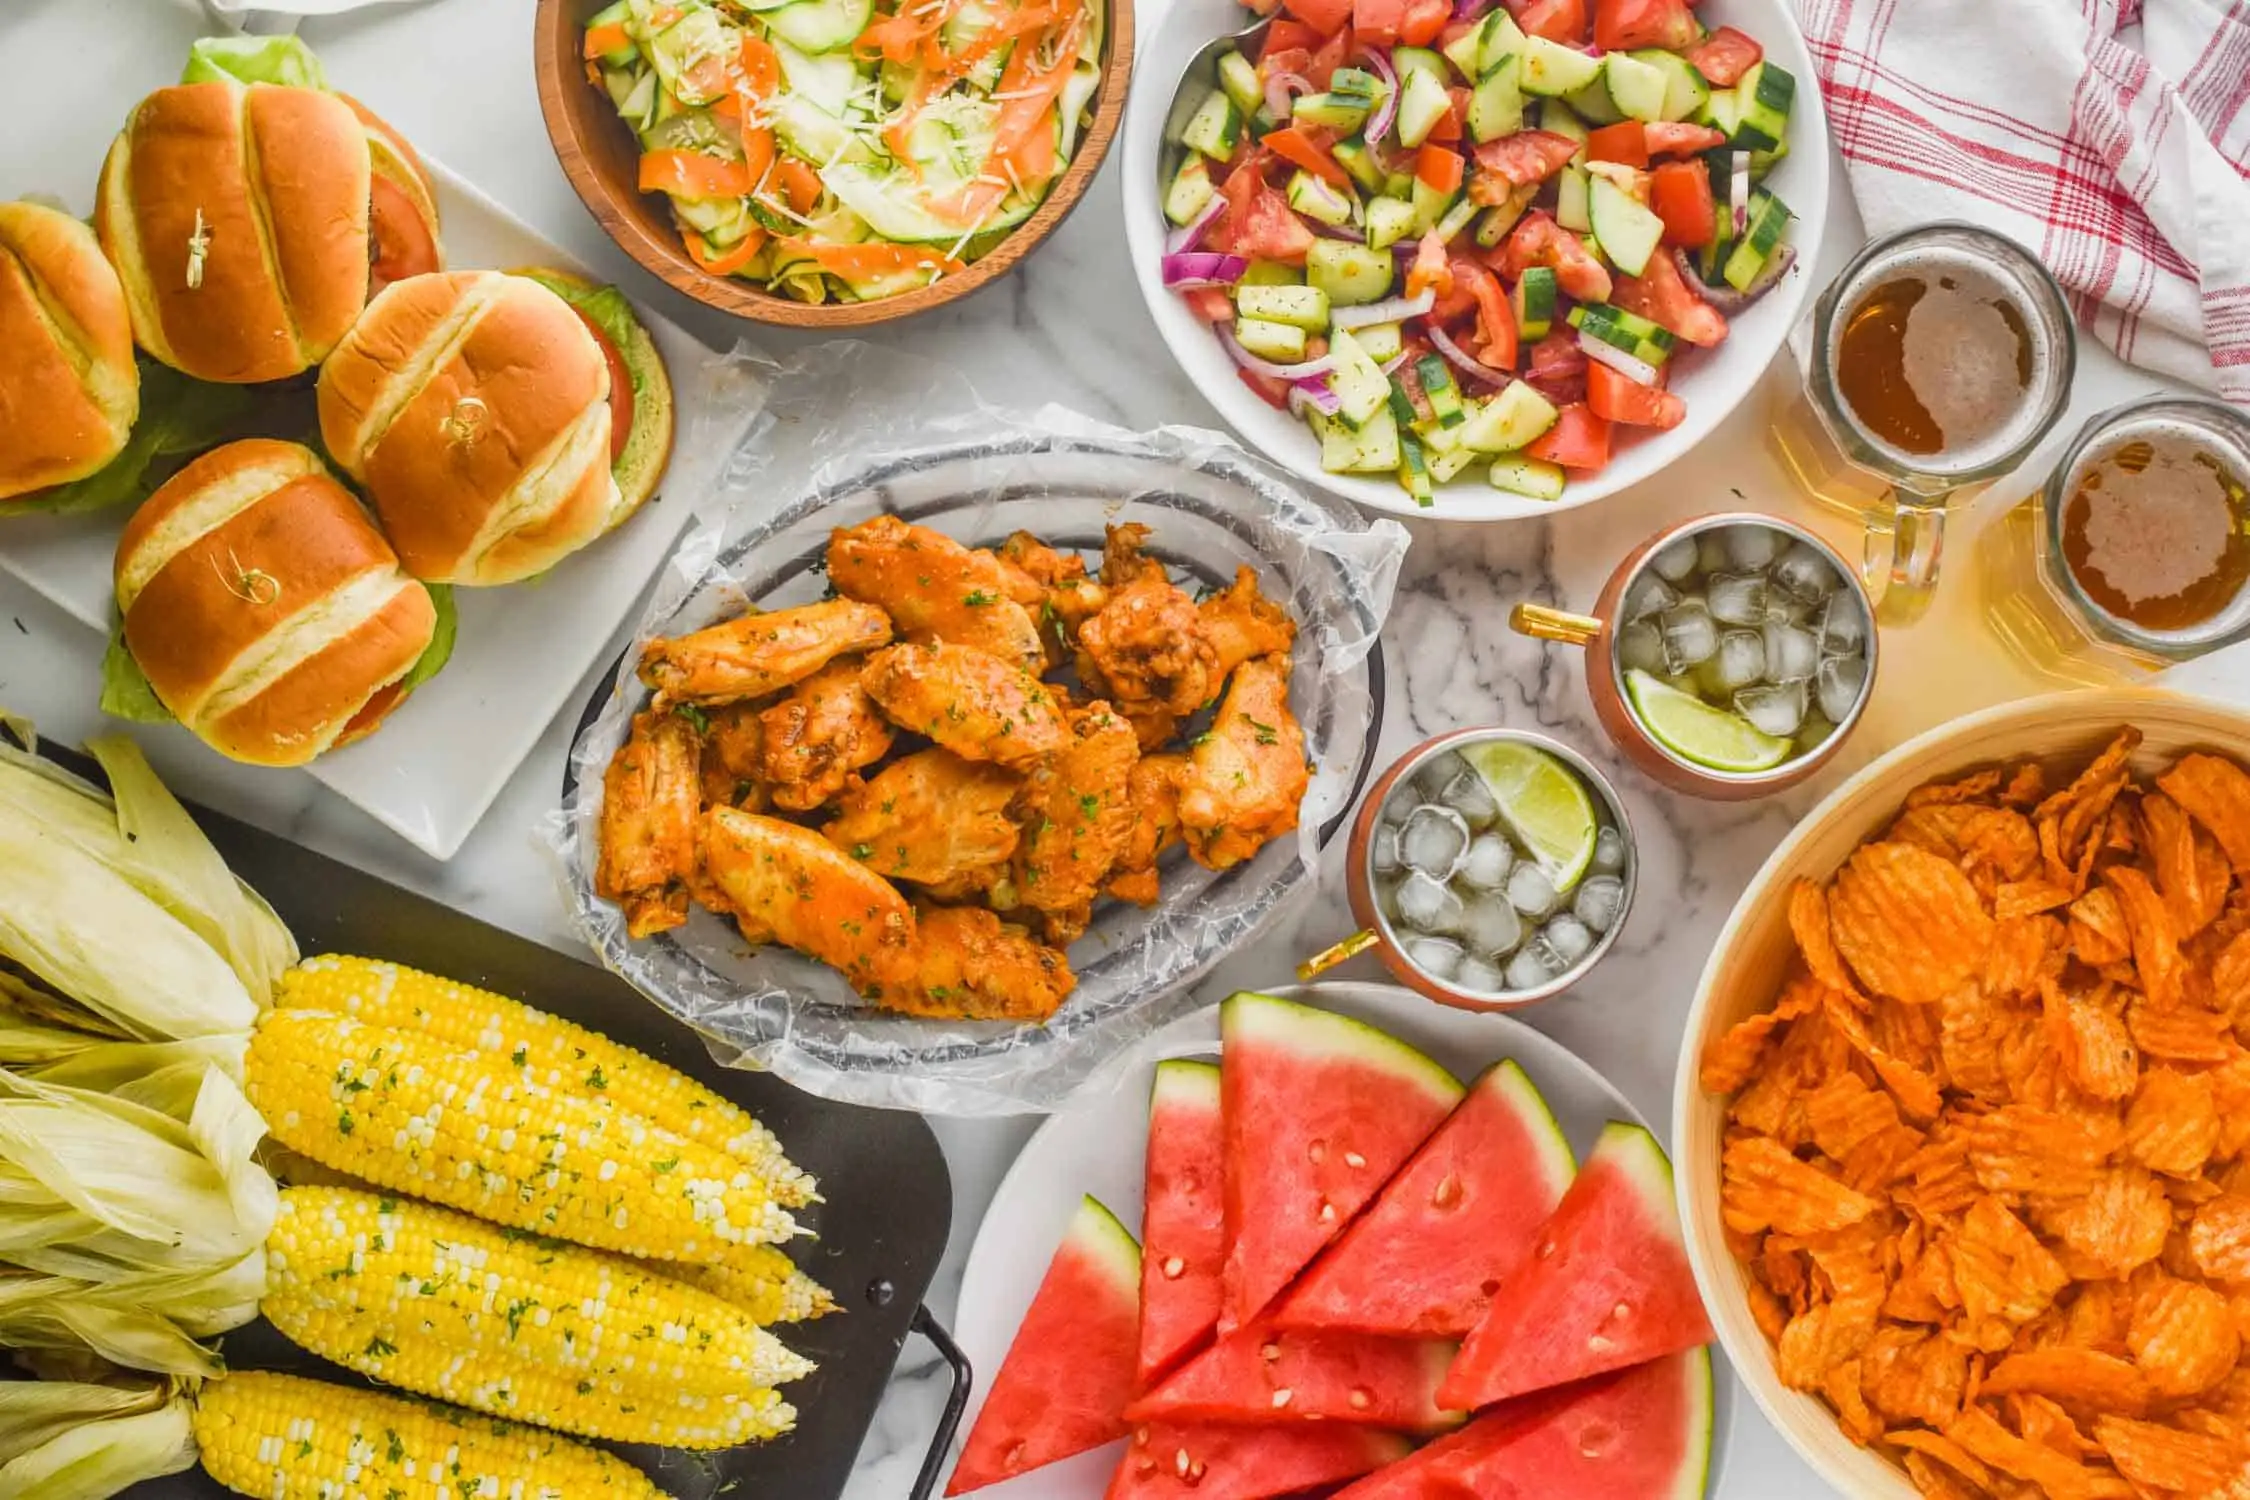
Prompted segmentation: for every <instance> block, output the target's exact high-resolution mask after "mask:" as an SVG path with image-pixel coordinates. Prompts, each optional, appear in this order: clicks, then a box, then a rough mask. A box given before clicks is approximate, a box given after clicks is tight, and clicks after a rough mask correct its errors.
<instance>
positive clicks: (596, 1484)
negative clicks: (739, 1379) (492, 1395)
mask: <svg viewBox="0 0 2250 1500" xmlns="http://www.w3.org/2000/svg"><path fill="white" fill-rule="evenodd" d="M195 1441H196V1446H197V1447H199V1448H200V1449H201V1450H202V1453H203V1467H204V1469H205V1470H206V1471H207V1472H208V1473H209V1474H210V1475H211V1477H212V1478H213V1479H216V1480H217V1481H219V1483H221V1484H223V1485H225V1486H226V1487H227V1488H228V1489H230V1490H233V1491H234V1492H235V1493H237V1494H241V1495H250V1496H254V1497H255V1500H339V1497H347V1496H352V1497H356V1496H369V1497H376V1496H398V1497H401V1500H405V1497H412V1500H428V1497H434V1496H440V1495H442V1496H444V1497H446V1500H459V1497H463V1496H467V1497H471V1500H475V1497H485V1496H489V1497H492V1500H668V1497H667V1496H666V1494H665V1492H664V1491H663V1490H660V1489H658V1488H657V1487H656V1485H655V1484H653V1483H652V1482H651V1481H650V1480H649V1478H648V1476H647V1475H645V1474H643V1473H641V1471H640V1470H638V1469H636V1468H634V1467H633V1466H632V1465H631V1464H628V1463H626V1462H625V1461H624V1460H623V1459H620V1458H614V1457H612V1456H611V1455H609V1454H607V1453H604V1452H602V1451H601V1450H599V1449H597V1448H589V1447H587V1446H585V1445H584V1444H582V1443H574V1442H572V1441H571V1440H570V1439H569V1438H566V1437H560V1436H558V1435H556V1434H555V1433H552V1432H542V1431H540V1430H539V1429H538V1428H535V1427H521V1426H518V1425H517V1424H515V1423H513V1422H498V1421H494V1420H492V1419H491V1418H488V1417H471V1416H470V1415H469V1414H468V1413H467V1412H462V1411H453V1410H450V1409H448V1408H446V1407H442V1406H435V1405H431V1404H429V1403H426V1402H421V1401H407V1400H402V1399H401V1398H399V1397H397V1396H383V1395H377V1394H376V1393H374V1392H372V1391H355V1390H347V1389H346V1388H344V1387H343V1386H339V1385H330V1384H328V1383H327V1382H326V1381H321V1380H307V1379H305V1378H303V1377H302V1376H298V1375H267V1374H259V1373H244V1374H239V1375H230V1376H228V1377H227V1378H226V1379H224V1380H215V1381H213V1382H211V1383H210V1384H209V1385H206V1386H205V1387H204V1388H203V1391H202V1394H201V1395H200V1396H199V1397H198V1398H197V1400H196V1406H195Z"/></svg>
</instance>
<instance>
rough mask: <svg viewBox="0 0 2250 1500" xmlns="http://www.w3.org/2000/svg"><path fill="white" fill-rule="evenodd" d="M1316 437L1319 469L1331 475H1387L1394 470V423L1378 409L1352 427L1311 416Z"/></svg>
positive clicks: (1395, 445)
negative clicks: (1372, 414)
mask: <svg viewBox="0 0 2250 1500" xmlns="http://www.w3.org/2000/svg"><path fill="white" fill-rule="evenodd" d="M1311 420H1312V428H1313V431H1314V432H1315V433H1317V434H1319V436H1320V466H1321V467H1322V468H1323V469H1325V470H1327V471H1328V472H1329V473H1331V474H1388V473H1391V472H1392V471H1394V470H1396V469H1397V468H1398V422H1397V421H1396V420H1395V419H1394V418H1393V417H1392V416H1391V414H1390V410H1389V409H1388V408H1387V407H1386V408H1382V409H1379V410H1378V411H1377V412H1376V413H1375V415H1374V416H1373V417H1371V418H1369V419H1368V420H1367V421H1366V422H1363V423H1361V424H1360V425H1359V426H1358V427H1357V428H1354V427H1353V426H1352V424H1351V423H1349V422H1346V421H1344V420H1343V419H1341V418H1339V417H1324V416H1322V415H1320V413H1318V412H1314V413H1313V414H1312V418H1311Z"/></svg>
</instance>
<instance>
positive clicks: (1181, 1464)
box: [1172, 1448, 1188, 1479]
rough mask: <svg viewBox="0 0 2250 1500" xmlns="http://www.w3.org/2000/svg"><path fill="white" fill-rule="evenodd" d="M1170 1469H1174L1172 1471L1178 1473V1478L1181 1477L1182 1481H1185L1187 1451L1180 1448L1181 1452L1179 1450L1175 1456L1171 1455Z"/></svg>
mask: <svg viewBox="0 0 2250 1500" xmlns="http://www.w3.org/2000/svg"><path fill="white" fill-rule="evenodd" d="M1172 1467H1173V1469H1174V1470H1176V1471H1177V1472H1178V1473H1179V1476H1180V1477H1181V1478H1182V1479H1185V1478H1187V1471H1188V1451H1187V1449H1185V1448H1182V1449H1181V1450H1180V1451H1179V1452H1177V1453H1175V1454H1173V1455H1172Z"/></svg>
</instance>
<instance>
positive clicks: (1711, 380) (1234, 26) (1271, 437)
mask: <svg viewBox="0 0 2250 1500" xmlns="http://www.w3.org/2000/svg"><path fill="white" fill-rule="evenodd" d="M1696 15H1697V17H1698V19H1700V20H1701V21H1702V22H1703V24H1704V25H1706V26H1708V27H1710V28H1711V29H1713V30H1717V29H1718V28H1719V27H1721V26H1733V27H1735V28H1736V29H1738V30H1741V31H1744V32H1747V33H1748V34H1749V35H1751V36H1753V37H1755V38H1757V40H1758V41H1759V43H1760V44H1761V45H1763V46H1764V48H1765V50H1766V56H1767V57H1769V58H1771V59H1772V60H1773V61H1774V62H1775V63H1777V64H1778V65H1780V66H1781V67H1783V68H1786V69H1788V70H1789V72H1790V73H1791V74H1792V75H1793V76H1794V77H1795V78H1796V80H1797V96H1796V103H1795V106H1794V107H1793V108H1792V109H1791V111H1790V116H1789V154H1788V155H1787V156H1786V157H1784V158H1782V160H1781V162H1780V163H1779V164H1778V165H1777V166H1776V167H1775V168H1774V170H1773V173H1772V175H1771V176H1769V177H1768V178H1767V179H1766V182H1765V186H1766V187H1767V188H1769V189H1770V190H1771V191H1772V192H1774V193H1775V194H1777V195H1778V196H1779V197H1780V199H1781V201H1782V202H1784V203H1786V204H1788V205H1789V206H1790V207H1791V208H1792V209H1794V210H1795V211H1796V213H1797V218H1796V220H1795V222H1794V223H1792V224H1791V225H1790V227H1789V242H1790V243H1791V244H1792V245H1794V246H1795V247H1796V251H1797V258H1796V262H1795V264H1793V265H1792V266H1790V267H1789V269H1788V270H1787V271H1786V272H1785V273H1784V274H1783V275H1782V277H1781V279H1780V281H1779V283H1778V284H1777V285H1775V286H1774V287H1773V288H1772V289H1771V290H1770V291H1768V292H1767V293H1766V294H1765V295H1764V296H1762V297H1760V298H1759V299H1758V300H1757V301H1756V302H1754V303H1752V304H1751V305H1750V306H1749V307H1747V308H1745V309H1743V311H1742V312H1740V313H1738V314H1735V315H1733V316H1731V317H1730V318H1729V319H1728V322H1729V323H1730V325H1731V331H1730V332H1729V333H1728V335H1727V339H1726V342H1724V343H1723V344H1721V345H1719V346H1718V348H1716V349H1713V350H1696V351H1692V352H1687V353H1683V354H1682V355H1681V356H1680V357H1679V358H1678V360H1677V362H1676V364H1675V366H1674V379H1673V381H1672V384H1671V389H1672V390H1673V391H1674V392H1676V393H1677V394H1678V395H1679V396H1680V397H1681V398H1682V399H1683V400H1685V401H1686V402H1687V420H1685V421H1684V422H1682V423H1681V424H1680V425H1679V426H1677V427H1675V428H1673V429H1672V430H1671V431H1669V432H1653V431H1641V432H1632V431H1631V430H1630V429H1627V430H1626V431H1621V432H1620V433H1619V434H1618V446H1617V448H1616V450H1615V453H1614V456H1613V457H1612V458H1611V459H1610V462H1609V467H1607V468H1605V469H1603V470H1602V471H1601V472H1600V473H1599V474H1596V475H1594V476H1592V477H1591V478H1586V479H1580V478H1577V477H1575V476H1574V477H1573V478H1572V479H1571V481H1570V484H1569V486H1568V488H1566V489H1565V490H1564V491H1563V494H1562V498H1561V499H1559V500H1534V499H1532V498H1530V497H1528V496H1524V495H1515V494H1510V493H1509V492H1507V491H1505V490H1500V489H1495V488H1493V487H1492V486H1491V485H1490V484H1488V483H1486V482H1485V479H1484V477H1483V474H1482V473H1481V471H1479V472H1476V473H1473V474H1468V475H1464V476H1462V477H1461V478H1459V479H1457V480H1455V481H1453V482H1452V483H1451V484H1443V485H1439V486H1438V488H1437V494H1436V498H1435V500H1434V502H1433V503H1432V504H1430V505H1427V506H1424V505H1418V504H1416V503H1415V500H1414V497H1413V496H1412V495H1409V494H1408V493H1407V492H1406V491H1405V490H1404V489H1403V488H1401V487H1400V486H1399V483H1398V481H1397V480H1396V479H1394V478H1392V477H1390V476H1388V475H1355V474H1331V473H1328V472H1327V471H1326V470H1324V469H1322V468H1321V466H1320V441H1319V439H1318V438H1316V437H1315V436H1314V435H1313V432H1312V429H1311V428H1310V427H1308V426H1307V425H1306V424H1305V423H1304V422H1303V421H1301V420H1300V419H1298V418H1297V417H1294V416H1292V415H1290V414H1289V413H1288V412H1285V411H1280V410H1277V409H1276V408H1274V407H1272V406H1269V405H1267V404H1266V403H1265V401H1264V400H1263V399H1261V398H1260V397H1259V396H1257V395H1256V394H1255V393H1253V392H1252V391H1251V390H1250V388H1249V387H1248V386H1246V385H1244V384H1243V383H1242V381H1241V379H1240V378H1239V377H1238V376H1237V373H1236V368H1235V364H1234V361H1233V360H1232V359H1230V358H1229V357H1228V355H1227V352H1226V350H1224V349H1223V348H1221V347H1220V345H1219V341H1218V339H1217V338H1216V337H1215V336H1214V335H1213V334H1212V332H1211V330H1210V329H1209V328H1208V327H1207V326H1205V325H1204V323H1203V322H1202V321H1201V320H1199V319H1198V318H1197V317H1196V316H1195V315H1194V314H1193V313H1192V312H1190V311H1189V310H1188V306H1187V303H1186V301H1185V300H1184V299H1182V298H1181V296H1180V295H1179V294H1178V293H1177V292H1172V291H1167V290H1165V287H1164V280H1163V275H1162V268H1161V264H1160V263H1161V261H1162V259H1163V255H1164V237H1165V235H1166V234H1167V233H1168V232H1169V229H1170V226H1169V225H1168V224H1166V223H1165V220H1164V211H1163V204H1162V196H1163V189H1162V185H1161V176H1160V161H1161V158H1162V154H1163V147H1164V143H1163V134H1164V119H1165V115H1166V114H1167V113H1168V112H1169V110H1170V109H1171V106H1172V94H1173V89H1174V87H1175V85H1176V83H1177V82H1178V79H1179V76H1180V71H1181V69H1183V68H1184V67H1186V66H1187V63H1188V59H1189V58H1190V57H1192V56H1193V55H1194V54H1195V51H1196V49H1197V48H1198V47H1200V46H1202V45H1203V44H1204V43H1205V42H1208V41H1209V40H1211V39H1212V38H1213V37H1216V36H1221V35H1224V34H1225V33H1227V32H1231V31H1238V30H1240V29H1241V28H1242V27H1244V26H1247V25H1249V24H1250V23H1251V22H1252V21H1254V20H1256V19H1257V17H1256V15H1255V14H1254V13H1253V12H1251V11H1250V10H1248V9H1246V8H1244V7H1243V6H1242V5H1240V4H1237V3H1236V0H1175V3H1174V4H1173V6H1172V8H1171V11H1170V14H1169V15H1167V16H1165V18H1164V19H1163V20H1162V21H1161V22H1160V23H1158V25H1157V26H1156V27H1155V28H1154V30H1153V35H1152V36H1151V37H1150V39H1149V41H1148V43H1147V45H1146V46H1145V47H1144V49H1143V51H1142V54H1141V60H1140V64H1139V72H1140V79H1139V87H1137V88H1136V89H1135V90H1134V91H1133V97H1132V100H1131V101H1130V103H1129V104H1128V105H1127V107H1126V111H1125V128H1124V132H1123V135H1124V141H1123V145H1124V162H1123V171H1124V191H1125V234H1126V242H1127V244H1128V246H1129V247H1130V250H1131V254H1132V262H1133V276H1134V279H1135V280H1136V281H1137V282H1138V283H1139V285H1140V289H1141V298H1142V300H1143V301H1145V302H1146V303H1147V304H1148V310H1149V316H1150V317H1152V318H1154V319H1155V320H1156V327H1157V331H1158V332H1159V333H1161V334H1163V336H1164V342H1165V344H1166V345H1167V346H1168V347H1169V348H1170V349H1171V351H1172V357H1173V359H1175V360H1177V361H1178V362H1179V366H1180V368H1181V369H1182V370H1184V371H1186V372H1187V375H1188V378H1189V379H1191V380H1193V381H1194V382H1195V385H1196V389H1197V390H1199V391H1201V392H1202V393H1203V396H1204V399H1206V400H1207V401H1209V402H1210V403H1211V404H1212V405H1213V406H1214V407H1216V408H1218V411H1219V414H1220V415H1221V416H1223V417H1225V418H1226V420H1227V423H1228V425H1230V426H1232V427H1233V428H1234V430H1235V431H1236V432H1238V433H1240V434H1241V435H1242V437H1243V439H1244V440H1245V441H1247V442H1248V443H1249V444H1250V445H1251V446H1252V447H1254V448H1256V449H1257V450H1258V451H1259V452H1261V453H1263V454H1265V455H1266V456H1267V457H1268V458H1270V459H1272V460H1273V461H1274V462H1275V463H1277V464H1280V465H1281V466H1282V467H1284V468H1286V469H1288V470H1289V471H1291V472H1292V473H1294V474H1296V475H1298V476H1299V477H1300V478H1303V479H1305V480H1306V481H1308V482H1309V483H1312V484H1317V485H1320V486H1322V487H1323V488H1325V489H1328V490H1331V491H1333V492H1335V493H1336V494H1339V495H1342V496H1345V497H1346V498H1348V499H1351V500H1354V501H1356V502H1358V503H1359V504H1361V505H1364V506H1368V507H1370V508H1372V509H1375V510H1387V511H1394V512H1396V513H1398V514H1400V515H1407V516H1431V517H1435V518H1439V519H1444V520H1452V521H1511V520H1516V519H1518V518H1520V517H1525V516H1543V515H1551V514H1553V513H1554V512H1556V511H1558V510H1568V509H1570V508H1571V507H1573V506H1579V505H1589V504H1592V503H1593V502H1594V501H1596V500H1600V499H1603V498H1605V497H1606V496H1609V495H1613V494H1615V493H1617V492H1618V491H1619V490H1622V489H1625V488H1627V487H1628V486H1630V485H1634V484H1638V483H1640V482H1641V481H1642V480H1644V479H1647V478H1650V477H1651V476H1653V475H1655V474H1656V473H1658V472H1659V471H1660V470H1662V469H1663V468H1664V466H1665V465H1667V464H1669V463H1671V462H1672V461H1673V460H1675V459H1677V458H1680V457H1681V456H1683V455H1684V454H1686V452H1687V451H1688V450H1689V449H1690V448H1693V447H1694V446H1695V445H1696V444H1697V443H1699V442H1701V441H1702V440H1703V439H1704V438H1705V437H1706V436H1708V435H1709V434H1710V432H1711V431H1712V429H1714V428H1716V427H1717V426H1718V425H1719V424H1720V423H1721V422H1722V421H1724V420H1726V417H1727V415H1728V414H1729V413H1730V412H1732V411H1733V410H1734V409H1735V407H1736V406H1737V405H1738V404H1740V402H1741V401H1742V399H1743V398H1744V397H1745V396H1747V395H1749V394H1750V392H1751V391H1752V389H1754V388H1755V387H1756V386H1757V384H1758V381H1759V378H1760V377H1761V376H1763V375H1764V374H1765V371H1766V366H1768V365H1769V364H1771V363H1772V362H1773V357H1774V355H1775V354H1776V353H1778V352H1779V351H1780V349H1781V346H1782V343H1783V342H1784V341H1785V340H1786V339H1787V337H1788V334H1789V330H1790V328H1791V327H1793V326H1794V325H1795V324H1796V321H1797V318H1798V315H1799V314H1800V313H1801V312H1803V310H1804V306H1805V299H1806V297H1807V296H1808V295H1810V293H1811V290H1812V277H1813V267H1814V266H1816V265H1817V264H1819V261H1820V239H1821V234H1822V232H1823V230H1824V229H1825V228H1826V224H1827V217H1828V117H1827V112H1826V109H1825V108H1824V106H1823V104H1822V101H1821V96H1820V83H1819V78H1818V76H1817V75H1816V74H1815V73H1814V71H1813V63H1812V57H1811V55H1810V54H1809V53H1808V52H1807V51H1806V50H1805V39H1804V36H1803V34H1802V33H1800V32H1799V31H1798V29H1797V23H1796V20H1795V19H1794V18H1793V17H1792V16H1791V14H1790V10H1789V5H1788V3H1787V0H1704V3H1702V4H1700V5H1698V6H1697V7H1696ZM1628 433H1630V435H1628Z"/></svg>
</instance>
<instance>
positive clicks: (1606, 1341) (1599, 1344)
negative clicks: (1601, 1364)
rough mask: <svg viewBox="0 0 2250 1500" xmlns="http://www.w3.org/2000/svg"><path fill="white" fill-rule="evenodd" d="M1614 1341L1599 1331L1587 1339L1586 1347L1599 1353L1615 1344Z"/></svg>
mask: <svg viewBox="0 0 2250 1500" xmlns="http://www.w3.org/2000/svg"><path fill="white" fill-rule="evenodd" d="M1613 1343H1614V1341H1613V1340H1611V1339H1610V1338H1608V1337H1607V1336H1605V1335H1603V1334H1599V1333H1597V1334H1595V1335H1594V1336H1593V1337H1592V1338H1590V1339H1588V1340H1586V1347H1587V1348H1589V1349H1591V1350H1593V1351H1594V1352H1595V1353H1596V1354H1599V1353H1601V1352H1603V1351H1604V1350H1606V1349H1609V1348H1611V1347H1612V1346H1613Z"/></svg>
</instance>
